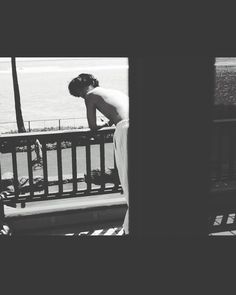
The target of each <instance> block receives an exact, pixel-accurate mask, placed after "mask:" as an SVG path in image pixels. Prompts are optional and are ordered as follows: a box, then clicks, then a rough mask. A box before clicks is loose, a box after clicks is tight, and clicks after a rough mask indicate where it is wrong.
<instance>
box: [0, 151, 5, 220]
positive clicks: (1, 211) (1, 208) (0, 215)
mask: <svg viewBox="0 0 236 295" xmlns="http://www.w3.org/2000/svg"><path fill="white" fill-rule="evenodd" d="M1 191H2V172H1V152H0V193H1ZM3 218H4V206H3V200H2V197H1V196H0V220H3Z"/></svg>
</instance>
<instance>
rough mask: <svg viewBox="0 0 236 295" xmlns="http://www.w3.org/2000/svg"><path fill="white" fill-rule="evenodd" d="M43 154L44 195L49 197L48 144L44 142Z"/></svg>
mask: <svg viewBox="0 0 236 295" xmlns="http://www.w3.org/2000/svg"><path fill="white" fill-rule="evenodd" d="M42 153H43V182H44V194H45V196H46V197H47V196H48V162H47V146H46V142H45V141H43V142H42Z"/></svg>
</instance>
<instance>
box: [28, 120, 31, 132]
mask: <svg viewBox="0 0 236 295" xmlns="http://www.w3.org/2000/svg"><path fill="white" fill-rule="evenodd" d="M28 128H29V132H31V128H30V121H28Z"/></svg>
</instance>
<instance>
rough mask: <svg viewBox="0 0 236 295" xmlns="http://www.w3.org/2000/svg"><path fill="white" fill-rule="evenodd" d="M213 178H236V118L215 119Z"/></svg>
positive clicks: (212, 153) (212, 154) (221, 179)
mask: <svg viewBox="0 0 236 295" xmlns="http://www.w3.org/2000/svg"><path fill="white" fill-rule="evenodd" d="M211 178H212V180H215V181H217V182H219V181H223V180H236V119H224V120H222V119H221V120H214V121H213V132H212V146H211Z"/></svg>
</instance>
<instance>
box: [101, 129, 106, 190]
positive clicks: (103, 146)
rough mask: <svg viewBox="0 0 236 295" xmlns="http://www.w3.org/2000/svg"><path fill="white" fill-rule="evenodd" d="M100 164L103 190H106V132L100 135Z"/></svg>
mask: <svg viewBox="0 0 236 295" xmlns="http://www.w3.org/2000/svg"><path fill="white" fill-rule="evenodd" d="M100 166H101V190H102V191H104V190H105V143H104V134H101V135H100Z"/></svg>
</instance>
